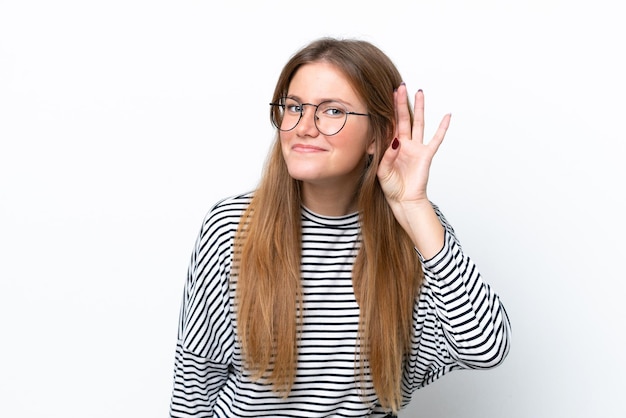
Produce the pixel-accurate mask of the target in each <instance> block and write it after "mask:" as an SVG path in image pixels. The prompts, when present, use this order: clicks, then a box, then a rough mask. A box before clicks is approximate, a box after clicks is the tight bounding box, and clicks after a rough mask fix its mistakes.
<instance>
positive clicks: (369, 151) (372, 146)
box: [367, 139, 376, 155]
mask: <svg viewBox="0 0 626 418" xmlns="http://www.w3.org/2000/svg"><path fill="white" fill-rule="evenodd" d="M375 153H376V140H374V139H372V140H371V141H370V144H369V145H368V146H367V154H368V155H374V154H375Z"/></svg>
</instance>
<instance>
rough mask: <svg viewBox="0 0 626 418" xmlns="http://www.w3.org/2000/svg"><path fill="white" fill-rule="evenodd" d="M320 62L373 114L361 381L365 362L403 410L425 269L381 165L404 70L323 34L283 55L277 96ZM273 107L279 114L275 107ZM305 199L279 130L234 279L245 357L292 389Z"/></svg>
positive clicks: (357, 282) (361, 290) (357, 270)
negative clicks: (392, 203) (386, 190)
mask: <svg viewBox="0 0 626 418" xmlns="http://www.w3.org/2000/svg"><path fill="white" fill-rule="evenodd" d="M316 62H326V63H330V64H332V65H334V66H335V67H336V68H337V69H338V70H339V71H341V72H342V73H343V74H344V75H345V77H346V78H347V79H348V80H349V82H350V83H351V86H352V88H353V89H354V90H355V92H356V93H357V95H358V96H359V97H360V98H361V99H362V100H363V102H364V103H365V104H366V106H367V110H368V113H369V114H370V115H371V116H370V132H371V134H372V135H373V139H374V142H375V151H374V154H373V155H372V156H371V161H369V162H368V164H364V171H363V174H362V178H361V180H360V183H359V185H358V187H357V190H356V199H357V205H358V206H357V207H358V210H359V215H360V217H359V220H360V226H361V246H360V249H359V251H358V254H357V256H356V259H355V264H354V266H353V275H352V282H353V287H354V291H355V296H356V300H357V302H358V304H359V312H360V318H359V324H360V325H359V344H358V346H359V347H360V348H359V350H360V353H359V354H360V356H359V358H360V359H361V360H360V376H361V379H360V381H361V382H363V375H364V370H365V367H368V368H369V373H370V375H371V378H372V380H373V384H374V389H375V391H376V395H377V397H378V401H379V402H380V404H381V405H382V406H383V407H385V408H387V409H389V410H392V411H396V412H397V411H398V410H399V409H400V406H401V404H402V392H401V382H402V370H403V366H404V360H405V357H406V355H407V353H408V352H409V350H410V346H411V344H410V343H411V336H412V331H411V330H412V319H413V307H414V304H415V299H416V297H417V295H418V292H419V287H420V285H421V283H422V277H423V273H422V269H421V264H420V262H419V259H418V257H417V255H416V253H415V250H414V244H413V243H412V241H411V239H410V238H409V236H408V235H407V234H406V232H405V231H404V230H403V229H402V227H401V226H400V225H399V224H398V222H397V221H396V219H395V217H394V215H393V213H392V211H391V208H390V207H389V205H388V204H387V202H386V200H385V196H384V194H383V191H382V189H381V187H380V183H379V181H378V178H377V175H376V172H377V170H378V165H379V163H380V160H381V158H382V156H383V154H384V152H385V151H386V149H387V147H388V146H389V143H390V140H391V138H392V136H393V133H394V130H395V123H396V122H395V120H396V119H395V110H394V100H393V92H394V89H396V88H397V87H398V86H399V85H400V83H401V82H402V78H401V76H400V73H399V72H398V70H397V69H396V67H395V65H394V64H393V63H392V62H391V60H390V59H389V57H388V56H387V55H385V54H384V53H383V52H382V51H381V50H380V49H379V48H378V47H376V46H374V45H372V44H371V43H369V42H366V41H362V40H349V39H334V38H321V39H318V40H316V41H314V42H312V43H310V44H309V45H307V46H305V47H304V48H302V49H301V50H299V51H298V52H297V53H296V54H295V55H293V56H292V57H291V59H290V60H289V61H288V62H287V63H286V65H285V66H284V68H283V70H282V72H281V74H280V76H279V78H278V82H277V84H276V88H275V90H274V95H273V99H272V101H274V102H275V101H277V100H278V99H279V98H280V97H282V96H285V95H286V94H287V91H288V88H289V84H290V82H291V80H292V78H293V76H294V74H295V73H296V72H297V71H298V69H299V68H300V67H301V66H303V65H305V64H310V63H316ZM270 112H274V113H273V114H270V116H271V117H274V118H276V119H275V120H277V121H279V120H280V119H279V118H280V115H279V114H278V113H277V110H276V109H275V108H272V109H271V110H270ZM409 112H411V109H410V108H409ZM411 117H412V113H411ZM301 205H302V199H301V182H300V181H298V180H295V179H293V178H292V177H291V176H290V175H289V173H288V171H287V166H286V163H285V161H284V158H283V155H282V151H281V146H280V137H279V133H278V132H277V134H276V139H275V142H274V145H273V147H272V149H271V151H270V153H269V156H268V159H267V161H266V165H265V168H264V173H263V176H262V178H261V181H260V183H259V185H258V188H257V189H256V191H255V193H254V196H253V198H252V200H251V203H250V205H249V207H248V208H247V209H246V211H245V213H244V215H243V217H242V219H241V222H240V224H239V229H238V231H237V234H236V237H235V250H234V254H235V257H234V263H233V267H234V268H233V278H236V280H237V283H236V305H237V307H236V312H237V321H238V338H239V341H240V343H241V347H242V354H243V359H244V362H245V365H246V367H247V368H249V369H250V370H251V371H252V373H253V376H255V377H256V378H260V377H265V378H267V379H268V380H269V382H271V383H272V384H273V385H274V388H275V390H277V391H278V392H282V393H283V394H285V395H286V394H288V393H289V391H290V389H291V387H292V385H293V382H294V379H295V375H296V362H297V340H298V336H299V329H300V325H301V323H302V311H303V309H302V304H303V302H302V289H301V284H300V280H301V277H300V261H301V251H302V248H301V216H302V215H301ZM364 362H367V363H366V364H365V363H364ZM355 374H356V369H355Z"/></svg>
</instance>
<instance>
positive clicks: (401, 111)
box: [396, 83, 411, 141]
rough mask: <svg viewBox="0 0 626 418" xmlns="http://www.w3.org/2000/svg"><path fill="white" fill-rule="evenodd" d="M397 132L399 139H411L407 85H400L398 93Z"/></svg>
mask: <svg viewBox="0 0 626 418" xmlns="http://www.w3.org/2000/svg"><path fill="white" fill-rule="evenodd" d="M396 115H397V116H396V131H397V133H398V136H397V137H398V139H400V140H401V141H402V140H404V139H411V115H410V112H409V98H408V96H407V90H406V85H405V84H404V83H402V84H400V87H398V91H397V92H396Z"/></svg>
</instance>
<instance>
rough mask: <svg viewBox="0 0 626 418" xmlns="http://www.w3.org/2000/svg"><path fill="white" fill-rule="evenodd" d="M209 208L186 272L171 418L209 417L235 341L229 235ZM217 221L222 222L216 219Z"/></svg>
mask: <svg viewBox="0 0 626 418" xmlns="http://www.w3.org/2000/svg"><path fill="white" fill-rule="evenodd" d="M218 215H219V213H218V212H217V211H216V210H215V209H214V210H213V211H212V213H210V214H209V215H208V216H207V218H206V219H205V222H204V224H203V228H202V230H201V231H200V234H199V236H198V239H197V241H196V246H195V249H194V251H193V253H192V257H191V262H190V265H189V269H188V273H187V281H186V283H185V290H184V295H183V301H182V305H181V310H180V317H179V324H178V338H177V344H176V355H175V362H174V385H173V391H172V398H171V404H170V416H171V417H211V416H213V406H214V404H215V401H216V399H217V396H218V393H219V391H220V389H221V388H222V386H223V385H224V384H225V382H226V379H227V377H228V366H229V363H230V358H231V356H232V351H233V344H234V337H233V333H232V328H231V326H230V325H231V324H230V320H229V316H228V313H229V302H228V279H227V277H226V275H225V274H224V273H223V272H224V271H225V268H224V266H225V263H226V257H227V254H228V253H229V252H228V251H223V249H224V247H225V245H228V242H229V241H228V234H224V233H222V232H223V231H222V229H223V228H221V227H220V226H219V222H218V221H216V219H218V218H220V217H219V216H218ZM220 219H221V218H220Z"/></svg>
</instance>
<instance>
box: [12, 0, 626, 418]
mask: <svg viewBox="0 0 626 418" xmlns="http://www.w3.org/2000/svg"><path fill="white" fill-rule="evenodd" d="M226 3H228V5H227V4H226ZM618 4H619V2H618V1H614V2H613V3H612V4H611V3H609V2H608V1H604V0H602V1H597V0H594V1H554V0H543V1H539V0H532V1H511V2H506V1H486V0H482V1H480V0H475V1H468V2H464V1H457V2H454V1H437V2H434V1H411V2H408V1H407V2H399V1H391V0H386V1H381V2H375V3H374V2H364V1H328V2H327V1H313V2H297V1H273V2H260V1H259V2H252V1H250V2H240V1H239V2H238V1H230V2H225V1H216V2H209V1H176V2H175V1H147V0H146V1H140V0H123V1H121V0H118V1H78V0H77V1H68V0H57V1H26V0H23V1H22V0H21V1H18V0H14V1H8V0H6V1H5V0H0V327H1V328H0V332H1V334H0V335H1V338H2V340H1V344H0V350H1V355H0V409H1V410H2V416H7V417H9V416H10V417H81V418H83V417H159V416H166V414H167V409H168V405H169V397H170V390H171V378H172V367H173V355H174V347H175V336H176V321H177V317H178V308H179V303H180V298H181V295H182V287H183V282H184V277H185V272H186V268H187V262H188V260H189V256H190V254H191V249H192V245H193V242H194V240H195V237H196V234H197V232H198V230H199V227H200V222H201V219H202V217H203V216H204V214H205V212H206V211H207V210H208V209H209V207H210V206H211V205H212V204H213V203H214V202H215V201H216V200H218V199H220V198H222V197H226V196H228V195H231V194H235V193H239V192H243V191H247V190H250V189H252V188H253V187H254V186H255V185H256V182H257V180H258V178H259V175H260V170H261V167H262V164H263V162H264V159H265V155H266V152H267V150H268V148H269V145H270V142H271V140H272V136H273V131H272V128H271V125H270V122H269V119H268V113H269V112H268V106H267V103H268V101H269V99H270V98H271V94H272V91H273V88H274V83H275V81H276V79H277V76H278V73H279V71H280V69H281V68H282V65H283V64H284V63H285V62H286V60H287V59H288V58H289V56H290V55H291V54H292V53H294V52H295V51H296V50H297V49H298V48H300V47H301V46H303V45H304V44H305V43H307V42H308V41H310V40H312V39H314V38H317V37H319V36H323V35H334V36H340V37H359V38H363V39H366V40H370V41H372V42H374V43H375V44H376V45H378V46H379V47H381V48H382V49H383V50H384V51H386V52H387V53H388V54H389V55H390V56H391V58H392V59H393V60H394V61H395V62H396V64H397V65H398V67H399V69H400V71H401V72H402V74H403V76H404V78H405V81H406V83H407V85H408V87H409V89H410V90H411V92H414V91H415V90H417V89H418V88H422V89H424V91H425V94H426V113H427V115H426V118H427V128H430V130H428V132H429V133H430V134H432V133H433V132H434V128H435V126H436V125H437V123H438V122H439V120H440V118H441V117H442V116H443V114H444V113H446V112H452V115H453V116H452V125H451V128H450V130H449V133H448V135H447V137H446V139H445V142H444V144H443V145H442V147H441V148H440V152H439V153H438V154H437V156H436V160H435V162H434V166H433V168H432V175H431V182H430V197H431V199H432V200H434V201H435V202H436V203H437V204H438V205H439V206H440V207H441V208H442V210H443V211H444V213H445V214H446V215H447V217H448V219H449V220H450V221H451V222H452V224H453V225H454V227H455V229H456V231H457V233H458V235H459V237H460V239H461V241H462V243H463V246H464V249H465V251H466V252H467V253H468V254H470V255H471V256H472V257H473V258H474V260H475V261H476V262H477V263H478V265H479V266H480V268H481V271H482V273H483V276H484V277H485V279H486V280H487V281H488V282H489V283H491V284H492V285H493V286H494V288H495V289H496V290H497V291H498V293H499V294H500V296H501V298H502V300H503V301H504V303H505V305H506V308H507V310H508V313H509V315H510V317H511V321H512V325H513V332H514V334H513V346H512V350H511V353H510V355H509V357H508V359H507V360H506V362H505V363H504V364H503V365H502V366H500V367H499V368H497V369H494V370H492V371H488V372H478V371H473V372H467V371H463V372H455V373H452V374H450V375H448V376H446V377H444V378H443V379H441V380H439V381H437V382H436V383H434V384H432V385H431V386H429V387H427V388H426V389H423V390H421V391H418V393H416V395H415V398H414V400H413V402H412V403H411V405H410V407H409V409H408V410H407V411H405V412H404V413H403V415H402V416H403V417H411V416H419V417H446V418H450V417H464V418H467V417H511V418H522V417H523V418H530V417H533V418H535V417H546V418H547V417H550V418H553V417H580V418H582V417H585V418H587V417H623V416H625V415H626V407H625V406H624V399H623V398H624V389H625V385H624V383H623V382H624V372H625V367H624V354H625V350H624V349H625V345H626V344H625V338H624V337H625V331H626V330H625V326H624V324H623V319H624V317H626V309H625V308H624V305H625V300H624V295H625V290H626V288H625V285H624V281H625V280H624V279H625V278H626V277H625V275H624V267H623V264H624V261H625V260H624V249H625V245H624V233H625V232H626V231H625V229H626V228H625V222H624V214H625V213H626V203H625V197H624V180H623V178H624V175H625V174H626V172H625V171H626V170H625V168H624V160H625V158H626V152H625V145H624V143H625V141H626V139H625V135H624V119H625V115H626V108H625V107H626V106H625V105H624V100H625V97H626V85H625V82H624V77H625V74H626V66H625V64H624V39H626V31H625V30H624V20H623V13H621V12H620V8H619V7H618Z"/></svg>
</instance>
